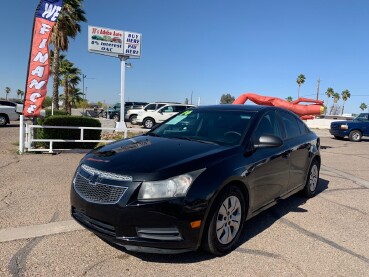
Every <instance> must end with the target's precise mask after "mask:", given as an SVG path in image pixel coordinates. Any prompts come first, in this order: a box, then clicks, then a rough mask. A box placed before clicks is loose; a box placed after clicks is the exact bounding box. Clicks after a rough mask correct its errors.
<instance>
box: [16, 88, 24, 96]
mask: <svg viewBox="0 0 369 277" xmlns="http://www.w3.org/2000/svg"><path fill="white" fill-rule="evenodd" d="M17 95H18V98H22V96H23V95H24V92H23V91H22V90H20V89H17Z"/></svg>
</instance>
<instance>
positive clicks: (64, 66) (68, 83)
mask: <svg viewBox="0 0 369 277" xmlns="http://www.w3.org/2000/svg"><path fill="white" fill-rule="evenodd" d="M59 73H60V77H61V82H62V85H63V87H64V108H65V110H66V111H67V112H68V114H71V113H72V99H73V92H74V91H75V89H76V86H77V85H78V83H79V82H80V81H81V78H80V77H79V75H80V74H81V71H80V70H79V68H77V67H75V66H74V64H73V63H72V62H70V61H69V60H67V59H65V58H64V59H63V60H62V61H61V63H60V67H59Z"/></svg>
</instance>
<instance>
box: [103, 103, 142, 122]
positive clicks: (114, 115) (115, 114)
mask: <svg viewBox="0 0 369 277" xmlns="http://www.w3.org/2000/svg"><path fill="white" fill-rule="evenodd" d="M146 105H147V102H125V103H124V114H126V113H127V111H128V110H130V109H141V108H143V107H145V106H146ZM106 118H109V119H114V120H115V121H120V103H116V104H115V105H114V106H113V107H109V108H108V110H107V113H106Z"/></svg>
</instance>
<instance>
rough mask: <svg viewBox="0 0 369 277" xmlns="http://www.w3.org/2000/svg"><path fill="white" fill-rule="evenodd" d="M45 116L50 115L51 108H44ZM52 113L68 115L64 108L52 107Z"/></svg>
mask: <svg viewBox="0 0 369 277" xmlns="http://www.w3.org/2000/svg"><path fill="white" fill-rule="evenodd" d="M45 113H46V115H45V117H49V116H51V109H45ZM54 115H68V113H67V112H66V111H64V110H56V109H54Z"/></svg>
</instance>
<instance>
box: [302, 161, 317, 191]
mask: <svg viewBox="0 0 369 277" xmlns="http://www.w3.org/2000/svg"><path fill="white" fill-rule="evenodd" d="M319 170H320V167H319V163H318V161H317V160H313V162H312V164H311V166H310V170H309V173H308V176H307V180H306V184H305V187H304V189H303V190H302V192H303V195H304V196H306V197H309V198H311V197H313V196H314V195H315V193H316V189H317V187H318V183H319Z"/></svg>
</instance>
